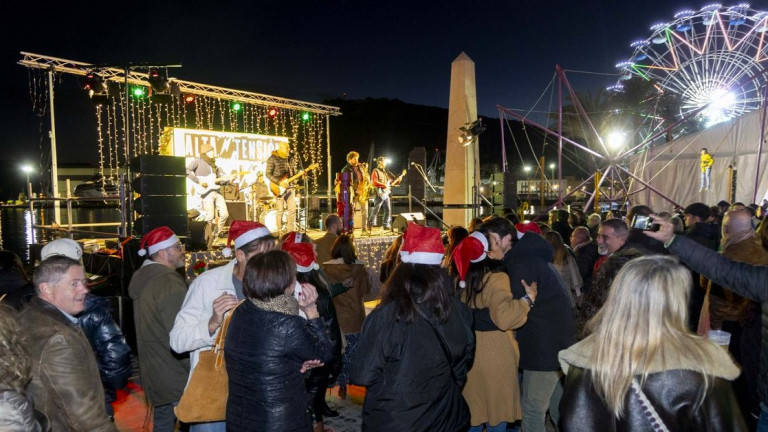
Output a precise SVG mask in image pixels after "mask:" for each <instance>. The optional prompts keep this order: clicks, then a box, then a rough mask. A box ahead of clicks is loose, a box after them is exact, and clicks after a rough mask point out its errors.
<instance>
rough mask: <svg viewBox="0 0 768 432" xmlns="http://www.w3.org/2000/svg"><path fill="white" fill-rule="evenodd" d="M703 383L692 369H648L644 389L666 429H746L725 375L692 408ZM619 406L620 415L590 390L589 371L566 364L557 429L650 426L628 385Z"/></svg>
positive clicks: (644, 428) (646, 428) (645, 428)
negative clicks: (623, 399) (627, 389)
mask: <svg viewBox="0 0 768 432" xmlns="http://www.w3.org/2000/svg"><path fill="white" fill-rule="evenodd" d="M703 385H704V378H703V377H702V376H701V375H700V374H699V373H697V372H693V371H690V370H670V371H666V372H658V373H653V374H650V375H648V379H647V380H646V382H645V385H644V386H643V393H645V395H646V397H647V398H648V399H649V401H650V402H651V404H652V405H653V407H654V409H655V410H656V412H657V413H658V414H659V417H661V419H662V420H663V421H664V424H665V425H666V426H667V428H668V429H669V430H674V431H678V432H683V431H691V432H693V431H697V432H698V431H733V432H736V431H745V432H746V431H747V427H746V425H745V423H744V419H743V417H742V416H741V413H740V412H739V407H738V404H737V402H736V397H735V396H734V394H733V390H732V389H731V383H730V381H728V380H725V379H723V378H715V380H714V385H713V387H712V390H711V392H710V393H709V394H708V395H707V397H706V398H705V399H704V403H703V404H702V405H701V406H700V407H699V409H695V406H694V405H695V402H696V398H697V397H698V394H699V389H701V387H702V386H703ZM624 409H625V415H624V417H623V418H621V419H616V418H615V417H614V415H613V414H612V413H611V412H610V411H609V410H608V409H607V407H606V406H605V402H603V400H602V399H601V398H600V396H599V395H598V394H597V392H595V388H594V386H593V384H592V380H591V379H590V373H589V372H588V371H587V370H585V369H582V368H579V367H575V366H574V367H571V369H570V370H569V372H568V376H567V377H566V379H565V391H564V392H563V397H562V399H561V400H560V422H561V429H560V430H562V431H564V432H569V431H584V432H587V431H632V432H635V431H643V432H644V431H648V432H652V431H654V429H653V427H652V426H651V423H650V421H649V419H648V418H647V417H646V415H645V414H644V411H643V408H642V406H641V403H640V400H639V399H638V397H637V395H636V394H634V392H632V391H631V390H630V391H629V393H627V396H626V402H625V408H624Z"/></svg>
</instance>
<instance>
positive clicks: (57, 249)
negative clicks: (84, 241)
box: [40, 238, 83, 261]
mask: <svg viewBox="0 0 768 432" xmlns="http://www.w3.org/2000/svg"><path fill="white" fill-rule="evenodd" d="M56 255H62V256H65V257H67V258H72V259H73V260H75V261H80V259H81V258H82V257H83V249H82V248H81V247H80V244H79V243H78V242H76V241H74V240H72V239H71V238H60V239H57V240H54V241H52V242H48V244H46V245H45V246H43V249H42V250H41V251H40V261H43V260H45V259H47V258H50V257H52V256H56Z"/></svg>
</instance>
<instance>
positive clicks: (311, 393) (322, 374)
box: [280, 231, 341, 432]
mask: <svg viewBox="0 0 768 432" xmlns="http://www.w3.org/2000/svg"><path fill="white" fill-rule="evenodd" d="M280 248H281V249H282V250H284V251H286V252H288V253H289V254H290V255H291V257H292V258H293V260H294V261H295V262H296V280H297V281H298V282H299V283H302V284H304V283H308V284H310V285H312V286H314V287H315V289H317V311H318V312H319V313H320V317H321V318H322V319H323V321H325V329H326V332H327V333H328V337H329V338H330V339H331V342H332V343H333V359H332V360H331V361H328V362H326V363H325V364H324V365H321V366H319V367H316V368H314V369H312V370H311V371H310V372H309V375H308V376H307V378H306V385H307V402H308V405H309V406H310V407H311V408H312V416H313V423H314V424H313V430H314V431H315V432H324V430H325V427H324V423H323V417H324V416H328V417H337V416H338V415H339V413H338V411H334V410H332V409H331V408H330V407H328V405H326V403H325V391H326V389H327V388H328V383H329V382H331V380H333V379H335V377H336V376H338V375H339V371H340V370H341V330H339V323H338V321H337V320H336V310H335V309H334V307H333V301H332V300H331V291H330V290H329V289H328V281H327V279H326V277H325V275H324V274H323V273H322V271H321V270H320V266H319V265H318V264H317V254H316V253H315V245H314V243H312V240H311V239H310V238H309V236H307V235H304V234H302V233H298V232H295V231H294V232H290V233H288V234H287V235H286V236H285V238H284V239H283V242H282V244H281V246H280ZM294 294H295V295H298V293H296V292H294Z"/></svg>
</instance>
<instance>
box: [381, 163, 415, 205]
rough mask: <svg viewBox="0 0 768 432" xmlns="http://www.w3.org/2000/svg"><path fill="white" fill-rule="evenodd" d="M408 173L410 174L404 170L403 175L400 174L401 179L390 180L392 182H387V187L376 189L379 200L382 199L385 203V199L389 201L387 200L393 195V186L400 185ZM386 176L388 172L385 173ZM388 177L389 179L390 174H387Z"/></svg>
mask: <svg viewBox="0 0 768 432" xmlns="http://www.w3.org/2000/svg"><path fill="white" fill-rule="evenodd" d="M407 172H408V170H403V173H402V174H400V176H399V177H397V178H396V179H394V180H391V179H390V180H387V181H386V185H387V187H384V188H376V195H377V196H378V197H379V198H381V200H382V201H383V200H385V199H387V198H389V194H391V193H392V187H391V186H392V185H393V184H395V183H400V180H402V179H403V177H405V173H407ZM385 174H386V171H385ZM386 175H387V177H389V174H386Z"/></svg>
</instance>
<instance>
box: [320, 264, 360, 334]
mask: <svg viewBox="0 0 768 432" xmlns="http://www.w3.org/2000/svg"><path fill="white" fill-rule="evenodd" d="M323 271H324V272H325V275H326V276H328V282H329V283H334V282H341V281H343V280H345V279H349V278H352V281H353V285H352V288H350V289H349V291H346V292H344V293H343V294H339V295H337V296H336V297H334V298H333V306H334V308H336V317H337V319H338V321H339V328H340V329H341V332H342V333H343V334H350V333H360V330H361V329H362V328H363V321H364V320H365V306H364V305H363V296H365V295H366V294H368V293H369V292H370V291H371V285H370V283H369V281H368V271H367V270H366V269H365V265H363V264H344V262H343V261H342V260H341V258H337V259H335V260H331V261H328V262H326V263H324V264H323Z"/></svg>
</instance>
